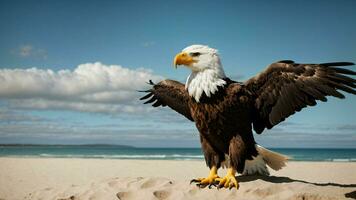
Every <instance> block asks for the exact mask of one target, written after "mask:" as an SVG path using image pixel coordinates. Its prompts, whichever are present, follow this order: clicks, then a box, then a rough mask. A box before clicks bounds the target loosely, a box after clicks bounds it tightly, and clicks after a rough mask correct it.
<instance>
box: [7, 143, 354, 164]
mask: <svg viewBox="0 0 356 200" xmlns="http://www.w3.org/2000/svg"><path fill="white" fill-rule="evenodd" d="M270 149H271V150H273V151H276V152H279V153H282V154H285V155H288V156H290V157H291V158H292V160H295V161H334V162H356V149H294V148H293V149H292V148H270ZM0 157H48V158H102V159H147V160H154V159H158V160H203V159H204V157H203V155H202V151H201V149H200V148H132V147H122V146H115V145H69V146H68V145H39V146H37V145H34V146H31V145H30V146H28V145H14V146H2V145H0Z"/></svg>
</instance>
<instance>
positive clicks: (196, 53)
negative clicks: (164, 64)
mask: <svg viewBox="0 0 356 200" xmlns="http://www.w3.org/2000/svg"><path fill="white" fill-rule="evenodd" d="M177 65H185V66H187V67H188V68H190V69H191V70H192V73H191V74H190V75H189V76H188V78H187V82H186V84H185V88H186V89H187V90H188V93H189V95H190V96H192V97H194V99H195V100H196V101H197V102H199V100H200V97H201V96H202V94H203V92H204V93H205V94H206V96H207V97H210V96H211V95H212V94H214V93H215V92H217V91H218V87H219V86H223V85H225V84H226V81H224V80H223V79H224V78H225V77H226V76H225V73H224V69H223V68H222V65H221V62H220V58H219V55H218V51H217V50H216V49H213V48H210V47H208V46H205V45H191V46H188V47H186V48H185V49H183V50H182V52H181V53H178V54H177V55H176V57H175V58H174V66H175V67H177Z"/></svg>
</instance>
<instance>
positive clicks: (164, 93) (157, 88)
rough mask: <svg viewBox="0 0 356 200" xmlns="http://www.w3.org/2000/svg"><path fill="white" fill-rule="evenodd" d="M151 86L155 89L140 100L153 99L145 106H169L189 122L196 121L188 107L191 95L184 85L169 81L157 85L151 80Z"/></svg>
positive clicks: (150, 90)
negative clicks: (149, 104)
mask: <svg viewBox="0 0 356 200" xmlns="http://www.w3.org/2000/svg"><path fill="white" fill-rule="evenodd" d="M149 84H150V85H152V86H153V87H152V88H151V89H149V90H147V91H145V92H148V94H147V95H146V96H144V97H142V98H140V100H144V99H148V98H150V97H151V98H150V99H149V100H148V101H146V102H145V104H147V103H153V104H152V106H153V107H158V106H169V107H170V108H172V109H173V110H175V111H177V112H178V113H180V114H182V115H184V116H185V117H186V118H188V119H189V120H191V121H194V120H193V118H192V115H191V113H190V109H189V106H188V101H189V94H188V92H187V91H186V90H185V86H184V84H182V83H180V82H178V81H173V80H168V79H167V80H164V81H161V82H159V83H157V84H154V83H153V82H152V81H151V80H150V82H149Z"/></svg>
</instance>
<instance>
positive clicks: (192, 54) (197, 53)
mask: <svg viewBox="0 0 356 200" xmlns="http://www.w3.org/2000/svg"><path fill="white" fill-rule="evenodd" d="M200 54H201V53H199V52H194V53H190V56H192V57H197V56H200Z"/></svg>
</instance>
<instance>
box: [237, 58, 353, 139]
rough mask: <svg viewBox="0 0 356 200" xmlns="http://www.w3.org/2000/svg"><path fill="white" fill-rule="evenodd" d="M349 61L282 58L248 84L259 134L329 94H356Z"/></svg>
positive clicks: (323, 99) (255, 127)
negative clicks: (318, 62)
mask: <svg viewBox="0 0 356 200" xmlns="http://www.w3.org/2000/svg"><path fill="white" fill-rule="evenodd" d="M348 65H353V63H349V62H337V63H323V64H298V63H294V62H293V61H280V62H277V63H273V64H271V65H270V66H269V67H268V68H267V69H266V70H265V71H263V72H262V73H260V74H259V75H257V76H255V77H253V78H251V79H249V80H248V81H246V82H245V83H244V85H245V86H246V88H247V89H248V90H249V91H250V92H251V93H252V94H253V96H254V107H255V109H256V112H255V116H254V119H253V127H254V130H255V131H256V132H257V133H262V131H263V130H264V129H265V128H268V129H270V128H272V127H273V126H275V125H277V124H278V123H280V122H281V121H283V120H285V119H286V118H287V117H288V116H290V115H293V114H294V113H295V112H298V111H300V110H301V109H302V108H304V107H306V106H314V105H316V100H320V101H326V100H327V99H326V96H334V97H338V98H344V95H343V94H341V93H340V92H339V90H342V91H345V92H348V93H351V94H356V80H355V79H353V78H352V77H350V76H353V75H356V72H354V71H352V70H349V69H346V68H343V67H342V66H348Z"/></svg>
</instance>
